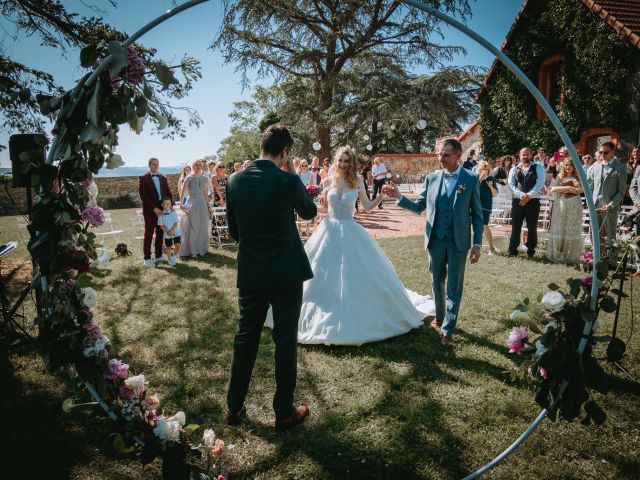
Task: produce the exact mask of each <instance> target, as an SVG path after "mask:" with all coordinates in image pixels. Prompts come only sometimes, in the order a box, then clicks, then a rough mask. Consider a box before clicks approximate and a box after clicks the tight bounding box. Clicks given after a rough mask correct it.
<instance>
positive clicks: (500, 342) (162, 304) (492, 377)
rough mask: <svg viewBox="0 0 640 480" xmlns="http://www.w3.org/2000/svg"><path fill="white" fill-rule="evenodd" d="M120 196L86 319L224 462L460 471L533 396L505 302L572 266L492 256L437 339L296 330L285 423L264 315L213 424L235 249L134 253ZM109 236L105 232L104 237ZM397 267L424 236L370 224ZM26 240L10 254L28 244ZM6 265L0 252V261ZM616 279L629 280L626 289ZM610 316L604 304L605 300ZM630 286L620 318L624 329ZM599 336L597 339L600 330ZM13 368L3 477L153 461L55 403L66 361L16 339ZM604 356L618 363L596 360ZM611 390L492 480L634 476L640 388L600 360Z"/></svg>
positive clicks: (1, 400)
mask: <svg viewBox="0 0 640 480" xmlns="http://www.w3.org/2000/svg"><path fill="white" fill-rule="evenodd" d="M132 214H133V211H132V210H119V211H113V217H114V225H113V226H114V228H118V229H122V230H125V232H124V233H123V234H122V235H121V237H120V241H125V242H126V243H127V244H128V245H129V247H130V248H131V250H132V251H133V252H134V256H132V257H128V258H117V259H115V260H114V261H112V262H111V263H109V264H108V265H106V266H99V267H97V268H96V269H95V270H94V272H93V273H92V275H91V282H92V283H93V284H94V285H95V287H96V288H97V289H98V306H97V308H96V316H95V320H96V321H97V322H98V323H100V324H101V325H102V327H103V329H104V330H105V331H106V333H107V335H108V336H109V338H110V339H111V342H112V344H113V345H114V346H115V347H116V349H117V351H119V352H120V355H119V358H121V359H123V360H125V361H126V362H127V363H129V364H130V365H131V366H132V368H133V370H134V372H137V373H145V375H146V376H147V378H148V379H149V380H150V382H151V386H152V391H155V392H157V393H158V394H159V396H160V398H161V401H162V402H163V405H164V407H165V409H167V410H168V411H169V412H171V413H172V412H173V411H174V410H175V409H177V408H180V409H184V410H185V412H186V413H187V421H188V422H190V423H191V422H193V423H198V424H200V425H203V426H207V427H208V426H211V427H213V428H214V430H215V431H216V434H217V435H218V436H219V437H221V438H223V439H224V440H225V442H226V443H227V444H230V443H231V444H235V449H233V450H229V451H227V452H226V454H225V457H224V458H225V466H226V468H227V469H229V470H230V471H231V472H232V478H246V479H253V478H255V479H259V478H263V479H267V478H268V479H290V478H305V479H316V478H319V479H325V478H326V479H331V478H349V479H378V478H380V479H382V478H384V479H387V478H395V479H412V478H416V479H417V478H421V479H431V478H443V479H459V478H462V477H464V476H465V475H467V474H469V473H470V472H472V471H474V470H475V469H477V468H479V467H480V466H482V465H484V464H485V463H486V462H488V461H490V460H491V459H493V458H494V456H495V455H497V454H498V453H499V452H501V451H502V450H503V449H504V448H506V447H507V446H508V445H510V444H511V442H512V441H513V440H515V439H516V438H517V437H518V436H519V435H520V433H522V431H523V430H524V429H525V428H526V427H527V426H528V425H529V424H530V422H531V421H532V420H533V419H534V418H535V417H536V416H537V414H538V413H539V408H538V407H537V406H536V405H535V404H534V403H533V400H532V397H533V387H532V386H531V385H529V384H526V383H523V382H515V383H514V382H511V381H509V379H508V376H507V375H506V374H505V373H504V370H505V369H507V368H508V367H510V366H511V365H512V364H513V362H512V360H511V358H510V356H509V354H508V353H507V348H506V343H505V342H506V337H507V332H508V329H507V328H506V327H504V326H503V324H502V323H501V321H500V319H501V318H504V317H505V316H507V315H508V314H509V313H510V311H511V309H512V307H513V306H514V305H515V304H516V303H517V302H518V301H520V300H521V299H522V298H524V297H525V296H530V297H535V296H536V295H537V294H538V293H540V292H543V291H545V286H546V285H547V284H548V283H549V282H552V281H554V282H557V283H563V282H564V280H565V279H566V278H568V277H569V276H572V275H573V276H575V275H576V272H575V270H573V269H572V268H567V267H564V266H557V265H549V264H546V263H544V262H536V261H526V260H524V259H507V258H506V257H502V256H483V257H482V258H481V260H480V263H479V264H477V265H472V266H468V268H467V274H466V279H465V296H464V298H463V303H462V309H461V312H460V318H459V321H458V327H459V328H458V330H457V331H456V334H455V338H456V346H455V349H454V350H453V351H452V352H446V351H443V349H442V348H441V347H440V345H439V339H438V337H437V335H436V333H435V332H433V331H431V329H429V328H426V327H424V328H421V329H419V330H415V331H413V332H410V333H409V334H407V335H404V336H402V337H398V338H395V339H391V340H388V341H384V342H379V343H376V344H371V345H365V346H363V347H359V348H355V347H353V348H352V347H340V348H337V347H334V348H329V347H301V348H300V349H299V357H298V359H299V369H298V387H297V390H296V398H297V401H299V402H301V403H306V404H307V405H309V407H310V409H311V417H310V418H309V420H308V421H307V422H306V423H305V424H304V425H303V426H300V427H298V428H296V429H294V430H292V431H290V432H287V433H284V434H283V433H277V432H276V431H275V430H274V429H273V426H272V425H273V412H272V408H271V402H272V395H273V392H274V378H273V377H274V376H273V360H272V358H273V353H274V344H273V341H272V340H271V338H270V334H269V331H268V330H265V332H264V335H263V338H262V342H261V346H260V350H259V354H258V355H259V356H258V361H257V363H256V367H255V370H254V375H253V381H252V384H251V388H250V392H249V397H248V399H247V400H248V401H247V408H248V414H249V420H248V421H247V422H246V423H245V424H244V425H243V426H241V427H238V428H232V427H227V426H226V425H224V422H223V415H224V411H225V408H226V406H225V394H226V383H227V379H228V369H229V363H230V358H231V347H232V339H233V334H234V331H235V321H236V315H237V291H236V289H235V275H236V260H235V251H234V250H232V249H229V248H227V249H225V250H223V249H214V248H212V249H211V251H210V253H209V254H208V255H207V256H205V257H201V258H199V259H194V260H187V261H183V262H180V263H179V264H178V265H177V267H175V268H173V269H171V268H167V267H161V268H156V269H153V270H146V269H144V268H143V267H142V261H141V250H142V244H141V243H142V241H141V240H136V239H135V236H138V235H141V231H140V230H133V229H132V227H131V221H130V218H131V215H132ZM15 225H16V222H15V219H14V218H13V217H8V218H7V217H5V218H0V243H4V242H6V241H7V240H10V239H15V238H17V237H16V231H15V230H16V227H15ZM109 242H110V244H109V246H110V248H111V249H112V248H113V246H114V244H115V241H114V240H110V241H109ZM379 243H380V245H381V246H382V248H383V249H384V250H385V252H386V253H387V255H388V256H389V258H390V259H391V261H392V263H393V264H394V265H395V267H396V270H397V271H398V273H399V275H400V278H401V280H402V281H403V282H404V284H405V285H406V286H407V287H408V288H411V289H413V290H417V291H419V292H421V293H429V292H430V282H429V280H428V275H427V260H426V257H425V253H424V251H423V249H422V238H421V237H406V238H397V239H384V240H381V241H380V242H379ZM25 254H26V252H25V250H24V249H22V250H21V251H19V252H17V253H15V254H12V255H15V257H16V258H18V257H20V256H21V255H25ZM4 270H6V267H3V271H4ZM630 290H631V289H630V288H629V284H628V283H627V286H626V291H627V292H630ZM633 291H634V295H635V296H637V294H638V292H640V289H639V288H637V287H636V286H634V288H633ZM603 318H604V319H606V321H605V325H606V327H605V329H604V330H605V332H607V331H609V332H610V330H611V321H612V317H611V316H606V317H603ZM630 319H631V315H630V308H629V302H628V299H627V300H626V301H625V302H624V303H623V311H622V313H621V319H620V326H619V329H618V334H619V336H620V337H621V338H623V339H624V340H625V341H626V340H627V338H628V337H629V333H630V323H631V322H630ZM598 348H599V349H600V350H602V347H598ZM639 350H640V341H639V340H638V336H637V335H635V336H634V337H632V340H631V342H630V344H629V345H628V350H627V351H628V355H627V357H626V359H625V365H626V366H627V367H628V368H629V370H630V371H631V373H632V374H633V375H634V376H635V377H640V366H639V365H638V363H639V360H640V354H639ZM12 360H13V363H14V366H15V369H16V370H15V376H16V378H17V379H18V380H19V381H20V385H18V386H14V387H13V388H11V389H10V391H9V393H8V394H4V395H0V411H2V412H3V413H4V421H3V425H2V431H3V432H4V435H0V458H2V457H5V458H4V461H3V462H2V467H0V478H7V479H17V478H29V479H45V478H47V479H64V478H78V479H80V478H82V479H103V478H110V479H134V478H136V479H138V478H144V479H147V478H149V479H151V478H158V475H159V467H158V462H155V463H154V464H152V465H151V466H148V467H142V466H141V465H140V464H139V463H138V461H137V459H135V457H129V458H127V457H117V456H116V455H115V454H114V453H113V451H112V449H111V448H110V447H109V445H110V443H111V439H110V438H109V433H110V432H111V431H112V429H111V424H110V421H109V420H106V419H104V418H103V417H101V416H99V415H97V413H98V412H97V410H91V409H89V410H85V411H81V410H80V409H77V410H74V411H73V412H72V413H69V414H65V413H63V412H62V410H61V405H62V401H63V400H64V399H65V398H66V397H68V396H74V397H75V398H76V399H77V400H78V401H80V399H81V398H84V397H83V396H82V395H79V394H78V393H77V391H76V390H74V389H73V387H72V385H71V384H70V382H68V381H66V382H65V381H64V379H65V376H64V375H57V376H52V375H50V374H48V373H46V372H45V371H44V368H43V365H42V362H41V361H40V360H39V358H37V357H35V356H34V355H32V354H30V353H28V352H23V353H16V354H14V355H13V356H12ZM605 369H606V371H608V372H612V373H613V370H612V369H611V368H610V367H609V366H608V365H605ZM613 379H614V380H615V381H614V383H613V387H614V388H613V390H612V391H611V392H610V393H609V394H608V395H607V396H606V397H604V396H602V395H596V398H597V399H598V400H599V401H600V403H601V405H602V406H603V407H604V409H605V411H606V412H607V413H608V415H609V416H608V419H607V422H606V423H605V424H604V425H603V426H593V425H592V426H589V427H585V426H583V425H581V424H580V423H579V422H578V421H574V422H573V423H566V422H564V421H560V422H559V423H552V422H550V421H548V420H545V422H543V424H542V426H541V427H540V428H539V429H538V430H537V431H536V432H535V433H534V434H533V436H532V437H531V438H530V439H529V440H528V441H527V442H526V443H525V444H524V445H523V446H522V447H521V448H520V449H518V450H517V451H516V453H515V454H514V455H512V456H511V457H510V458H509V459H507V460H506V461H505V462H503V463H502V464H501V465H500V466H498V467H497V468H496V469H495V470H493V471H492V472H491V473H490V474H488V475H487V476H486V478H492V479H505V480H506V479H509V480H512V479H529V478H537V479H558V478H562V479H634V478H635V479H637V478H639V475H640V435H639V433H638V424H639V421H640V409H639V408H638V405H639V402H638V400H639V396H638V395H639V393H640V391H639V390H638V389H637V388H635V387H634V386H633V385H632V384H630V382H627V381H624V380H623V377H622V376H621V375H620V374H616V373H613Z"/></svg>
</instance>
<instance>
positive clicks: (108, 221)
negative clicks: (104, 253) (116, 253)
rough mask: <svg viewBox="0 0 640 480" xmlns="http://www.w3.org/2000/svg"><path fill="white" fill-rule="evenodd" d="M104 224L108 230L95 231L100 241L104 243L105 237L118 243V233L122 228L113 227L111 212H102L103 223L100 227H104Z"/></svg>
mask: <svg viewBox="0 0 640 480" xmlns="http://www.w3.org/2000/svg"><path fill="white" fill-rule="evenodd" d="M143 225H144V224H143ZM105 226H108V228H109V230H108V231H106V232H103V231H99V232H97V233H96V234H97V235H98V236H99V237H100V242H101V243H102V244H103V245H104V242H105V241H106V240H107V238H114V239H115V243H116V244H117V243H119V240H120V234H121V233H122V230H114V229H113V218H112V216H111V212H104V224H103V225H102V227H101V228H104V227H105Z"/></svg>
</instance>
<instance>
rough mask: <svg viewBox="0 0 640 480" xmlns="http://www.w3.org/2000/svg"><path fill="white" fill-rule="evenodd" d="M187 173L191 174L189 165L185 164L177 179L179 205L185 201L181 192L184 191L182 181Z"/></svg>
mask: <svg viewBox="0 0 640 480" xmlns="http://www.w3.org/2000/svg"><path fill="white" fill-rule="evenodd" d="M189 175H191V166H190V165H185V166H184V167H182V173H181V174H180V178H179V179H178V199H179V200H180V204H181V205H184V204H185V202H186V201H187V199H186V198H184V199H183V197H182V194H183V193H184V181H185V180H186V179H187V177H188V176H189Z"/></svg>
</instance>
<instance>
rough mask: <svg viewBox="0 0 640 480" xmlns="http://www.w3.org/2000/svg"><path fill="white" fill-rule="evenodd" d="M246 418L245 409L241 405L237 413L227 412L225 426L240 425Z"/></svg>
mask: <svg viewBox="0 0 640 480" xmlns="http://www.w3.org/2000/svg"><path fill="white" fill-rule="evenodd" d="M246 416H247V407H246V406H245V405H242V408H241V409H240V411H239V412H237V413H232V412H230V411H228V410H227V414H226V417H227V425H232V426H234V425H240V424H241V423H242V419H243V418H245V417H246Z"/></svg>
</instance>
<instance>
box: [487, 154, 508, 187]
mask: <svg viewBox="0 0 640 480" xmlns="http://www.w3.org/2000/svg"><path fill="white" fill-rule="evenodd" d="M508 158H509V156H508V155H505V156H503V157H498V158H497V159H496V166H495V167H494V169H493V171H492V172H491V175H492V176H493V179H494V180H495V181H496V183H499V184H500V185H506V184H507V179H508V178H509V171H508V170H507V169H506V168H505V166H504V164H505V159H508Z"/></svg>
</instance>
